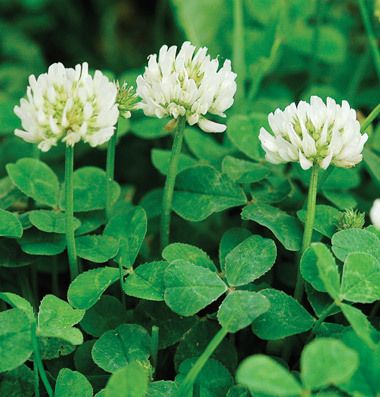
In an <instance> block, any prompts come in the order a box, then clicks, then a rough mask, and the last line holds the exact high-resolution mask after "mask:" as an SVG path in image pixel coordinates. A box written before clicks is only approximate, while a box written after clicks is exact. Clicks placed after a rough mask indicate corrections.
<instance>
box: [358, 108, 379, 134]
mask: <svg viewBox="0 0 380 397" xmlns="http://www.w3.org/2000/svg"><path fill="white" fill-rule="evenodd" d="M379 113H380V103H379V104H378V105H377V106H376V107H375V108H374V109H373V110H372V112H371V113H370V114H369V115H368V116H367V117H366V118H365V120H364V121H363V122H362V123H361V125H360V129H361V131H362V132H364V131H365V130H366V129H367V128H368V127H369V126H370V125H371V124H372V121H373V120H375V119H376V117H377V116H378V115H379Z"/></svg>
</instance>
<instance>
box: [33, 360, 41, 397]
mask: <svg viewBox="0 0 380 397" xmlns="http://www.w3.org/2000/svg"><path fill="white" fill-rule="evenodd" d="M33 374H34V396H35V397H40V376H39V373H38V365H37V363H36V362H35V361H34V362H33Z"/></svg>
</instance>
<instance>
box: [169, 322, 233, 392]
mask: <svg viewBox="0 0 380 397" xmlns="http://www.w3.org/2000/svg"><path fill="white" fill-rule="evenodd" d="M227 334H228V331H226V330H225V329H224V328H221V329H220V330H219V331H218V332H217V333H216V335H215V336H214V337H213V339H211V341H210V342H209V344H208V345H207V347H206V349H205V350H204V351H203V353H202V354H201V355H200V356H199V357H198V359H197V361H196V362H195V364H194V365H193V366H192V367H191V369H190V371H189V372H188V373H187V375H186V377H185V379H184V380H183V382H182V383H181V385H180V387H179V390H178V394H177V396H178V397H184V396H187V395H188V393H189V392H190V391H191V390H192V387H193V385H194V383H195V381H196V380H197V377H198V375H199V373H200V372H201V371H202V369H203V367H204V366H205V364H206V363H207V361H208V359H209V358H210V357H211V355H212V354H213V353H214V351H215V350H216V349H217V347H218V346H219V345H220V344H221V343H222V341H223V339H224V338H225V336H226V335H227Z"/></svg>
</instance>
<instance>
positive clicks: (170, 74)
mask: <svg viewBox="0 0 380 397" xmlns="http://www.w3.org/2000/svg"><path fill="white" fill-rule="evenodd" d="M148 59H149V61H148V66H147V67H146V68H145V72H144V74H143V75H142V76H139V77H138V78H137V81H136V82H137V90H136V92H137V94H138V95H139V96H140V97H141V98H142V101H141V102H140V104H139V108H141V109H142V110H143V111H144V113H145V115H146V116H155V117H158V118H163V117H173V118H174V119H177V118H178V117H180V116H182V117H186V120H187V122H188V124H189V125H195V124H198V125H199V127H200V128H201V129H202V130H203V131H205V132H223V131H225V129H226V126H225V125H224V124H220V123H216V122H213V121H211V120H208V119H207V118H206V115H207V114H213V115H217V116H221V117H225V114H224V112H225V111H226V110H227V109H228V108H230V107H231V106H232V104H233V102H234V95H235V92H236V82H235V79H236V74H235V73H233V72H232V71H231V62H230V61H229V60H225V61H224V63H223V65H222V67H221V68H219V60H218V59H217V58H215V59H211V57H210V55H208V54H207V48H206V47H203V48H200V49H198V50H197V51H196V48H195V46H193V45H192V44H191V43H190V42H185V43H183V44H182V47H181V48H180V50H179V51H178V52H177V47H176V46H172V47H168V46H166V45H164V46H162V47H161V49H160V51H159V54H158V56H157V54H154V55H150V56H149V58H148Z"/></svg>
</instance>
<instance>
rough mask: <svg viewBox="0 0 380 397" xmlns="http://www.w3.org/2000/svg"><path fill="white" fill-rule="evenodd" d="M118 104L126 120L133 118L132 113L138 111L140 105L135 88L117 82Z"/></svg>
mask: <svg viewBox="0 0 380 397" xmlns="http://www.w3.org/2000/svg"><path fill="white" fill-rule="evenodd" d="M116 103H117V106H118V107H119V112H120V114H121V116H123V117H124V118H125V119H129V118H130V117H131V112H132V111H133V110H135V109H136V105H137V103H138V97H137V95H136V92H135V90H134V88H133V87H128V86H127V83H125V82H124V83H123V84H122V85H120V84H119V82H117V97H116Z"/></svg>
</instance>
